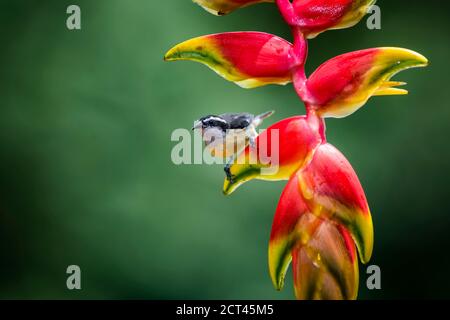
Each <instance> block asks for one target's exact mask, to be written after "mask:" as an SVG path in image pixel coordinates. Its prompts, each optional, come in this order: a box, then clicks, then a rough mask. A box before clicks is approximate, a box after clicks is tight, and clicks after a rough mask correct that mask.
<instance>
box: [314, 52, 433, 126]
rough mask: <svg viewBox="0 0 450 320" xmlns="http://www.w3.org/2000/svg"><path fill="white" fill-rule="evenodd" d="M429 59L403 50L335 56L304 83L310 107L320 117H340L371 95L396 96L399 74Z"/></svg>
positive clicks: (360, 104) (401, 83) (425, 63)
mask: <svg viewBox="0 0 450 320" xmlns="http://www.w3.org/2000/svg"><path fill="white" fill-rule="evenodd" d="M427 64H428V60H427V59H426V58H425V57H424V56H422V55H421V54H419V53H417V52H414V51H411V50H407V49H402V48H375V49H367V50H361V51H355V52H350V53H346V54H343V55H340V56H337V57H335V58H333V59H331V60H328V61H327V62H325V63H324V64H322V65H321V66H320V67H319V68H318V69H317V70H316V71H315V72H314V73H313V74H312V75H311V76H310V77H309V78H308V80H307V83H306V88H307V91H308V94H309V97H310V99H311V101H308V104H309V106H308V107H309V108H312V109H314V110H315V111H316V113H317V115H319V116H321V117H334V118H342V117H345V116H347V115H349V114H352V113H353V112H355V111H356V110H358V109H359V108H361V107H362V106H363V105H364V104H365V103H366V102H367V100H368V99H369V98H370V97H372V96H378V95H399V94H406V93H407V91H406V90H403V89H399V88H396V86H399V85H403V84H404V83H403V82H392V81H390V79H391V78H392V77H393V76H394V75H395V74H397V73H398V72H400V71H402V70H405V69H409V68H414V67H423V66H426V65H427Z"/></svg>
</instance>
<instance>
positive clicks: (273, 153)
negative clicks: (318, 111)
mask: <svg viewBox="0 0 450 320" xmlns="http://www.w3.org/2000/svg"><path fill="white" fill-rule="evenodd" d="M320 141H321V137H320V134H319V132H318V131H317V130H315V126H314V123H311V121H310V119H307V117H305V116H296V117H292V118H288V119H284V120H282V121H280V122H277V123H275V124H273V125H271V126H270V127H269V128H267V130H265V131H264V132H262V133H261V134H260V135H259V136H258V137H257V138H256V141H255V147H251V146H247V147H246V148H245V149H244V150H243V151H242V152H241V153H240V154H238V155H237V157H236V158H235V159H234V161H233V162H232V163H231V164H230V165H229V166H228V167H227V178H226V179H225V182H224V186H223V192H224V193H225V194H231V193H232V192H233V191H234V190H236V189H237V188H238V187H239V186H240V185H242V184H243V183H244V182H246V181H249V180H253V179H258V180H269V181H277V180H288V179H289V177H290V176H291V175H292V174H293V173H294V172H295V171H297V170H298V168H300V167H301V166H302V165H304V164H305V163H306V162H307V161H308V160H309V159H310V158H311V156H312V152H313V150H314V149H315V148H316V147H317V146H318V145H319V143H320ZM270 168H273V169H274V170H276V171H274V172H271V170H270ZM230 177H231V179H230Z"/></svg>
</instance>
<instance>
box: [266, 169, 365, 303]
mask: <svg viewBox="0 0 450 320" xmlns="http://www.w3.org/2000/svg"><path fill="white" fill-rule="evenodd" d="M313 210H314V208H310V206H309V204H308V203H307V201H306V200H305V199H304V197H303V194H302V192H301V190H300V188H299V179H298V175H297V174H294V175H293V176H292V178H291V179H290V180H289V182H288V184H287V185H286V187H285V189H284V191H283V193H282V195H281V197H280V201H279V203H278V207H277V211H276V213H275V217H274V222H273V225H272V232H271V235H270V242H269V270H270V276H271V278H272V282H273V284H274V286H275V288H276V289H277V290H281V289H282V288H283V285H284V277H285V274H286V271H287V268H288V266H289V264H290V262H291V261H292V268H293V276H294V288H295V295H296V297H297V299H332V300H336V299H355V298H356V296H357V292H358V260H357V258H356V249H355V244H354V242H353V240H352V238H351V236H350V234H349V233H348V231H347V230H346V229H345V227H343V226H341V225H339V224H336V223H334V222H333V221H330V220H328V219H327V218H326V216H324V217H321V216H320V212H319V215H316V214H317V213H313Z"/></svg>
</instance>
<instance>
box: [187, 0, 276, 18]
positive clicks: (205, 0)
mask: <svg viewBox="0 0 450 320" xmlns="http://www.w3.org/2000/svg"><path fill="white" fill-rule="evenodd" d="M193 1H194V2H195V3H197V4H198V5H200V6H201V7H203V9H205V10H206V11H208V12H210V13H212V14H215V15H217V16H222V15H225V14H228V13H230V12H232V11H234V10H236V9H239V8H243V7H247V6H250V5H252V4H256V3H262V2H274V1H275V0H193Z"/></svg>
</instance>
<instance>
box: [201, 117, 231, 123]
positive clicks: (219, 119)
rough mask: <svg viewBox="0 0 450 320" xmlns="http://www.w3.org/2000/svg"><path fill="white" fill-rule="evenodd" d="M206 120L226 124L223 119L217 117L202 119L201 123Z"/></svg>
mask: <svg viewBox="0 0 450 320" xmlns="http://www.w3.org/2000/svg"><path fill="white" fill-rule="evenodd" d="M207 120H216V121H219V122H223V123H227V122H226V121H225V120H224V119H222V118H219V117H214V116H212V117H208V118H206V119H204V120H203V121H207Z"/></svg>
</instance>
